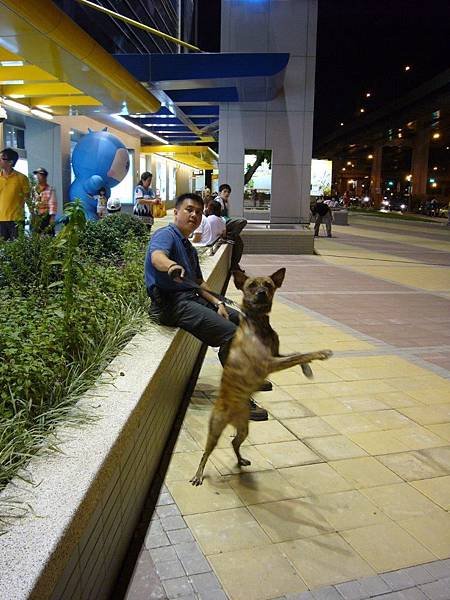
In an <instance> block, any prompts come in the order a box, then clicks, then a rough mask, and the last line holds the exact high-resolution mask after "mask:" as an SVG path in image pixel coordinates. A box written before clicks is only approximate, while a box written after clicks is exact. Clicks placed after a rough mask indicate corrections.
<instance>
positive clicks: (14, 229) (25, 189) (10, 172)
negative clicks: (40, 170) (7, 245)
mask: <svg viewBox="0 0 450 600" xmlns="http://www.w3.org/2000/svg"><path fill="white" fill-rule="evenodd" d="M18 159H19V155H18V154H17V152H16V151H15V150H13V149H12V148H5V149H4V150H2V151H1V152H0V237H1V238H3V239H4V240H14V239H16V238H17V236H18V225H19V223H22V224H23V222H24V221H25V214H24V210H25V202H27V203H28V202H29V196H30V184H29V182H28V177H25V175H22V173H19V172H18V171H16V170H15V169H14V166H15V164H16V162H17V161H18Z"/></svg>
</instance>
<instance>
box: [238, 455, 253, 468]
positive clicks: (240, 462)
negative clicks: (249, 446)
mask: <svg viewBox="0 0 450 600" xmlns="http://www.w3.org/2000/svg"><path fill="white" fill-rule="evenodd" d="M251 464H252V463H251V461H249V460H247V459H246V458H242V457H241V458H240V459H239V460H238V465H239V466H240V467H248V466H249V465H251Z"/></svg>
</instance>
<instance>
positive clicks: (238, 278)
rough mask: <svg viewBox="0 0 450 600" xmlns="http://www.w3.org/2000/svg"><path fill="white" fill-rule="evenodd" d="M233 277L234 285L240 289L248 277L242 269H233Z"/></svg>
mask: <svg viewBox="0 0 450 600" xmlns="http://www.w3.org/2000/svg"><path fill="white" fill-rule="evenodd" d="M233 279H234V285H235V286H236V287H237V289H238V290H242V288H243V287H244V283H245V282H246V281H247V279H248V277H247V275H246V274H245V273H244V272H243V271H233Z"/></svg>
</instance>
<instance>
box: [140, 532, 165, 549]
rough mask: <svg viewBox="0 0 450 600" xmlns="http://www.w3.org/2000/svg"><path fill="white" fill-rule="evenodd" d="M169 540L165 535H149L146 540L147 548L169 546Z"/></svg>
mask: <svg viewBox="0 0 450 600" xmlns="http://www.w3.org/2000/svg"><path fill="white" fill-rule="evenodd" d="M169 545H170V542H169V538H168V537H167V535H166V534H165V533H156V534H153V535H147V537H146V538H145V547H146V548H148V549H150V548H159V547H160V546H169Z"/></svg>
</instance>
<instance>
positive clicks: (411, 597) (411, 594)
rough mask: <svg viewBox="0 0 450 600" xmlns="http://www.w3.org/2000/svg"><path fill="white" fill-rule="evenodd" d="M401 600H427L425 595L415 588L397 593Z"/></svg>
mask: <svg viewBox="0 0 450 600" xmlns="http://www.w3.org/2000/svg"><path fill="white" fill-rule="evenodd" d="M398 593H399V594H400V598H401V599H402V600H428V598H427V597H426V596H425V594H424V593H423V592H422V591H421V590H420V589H419V588H417V587H415V588H409V590H402V591H401V592H398Z"/></svg>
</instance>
